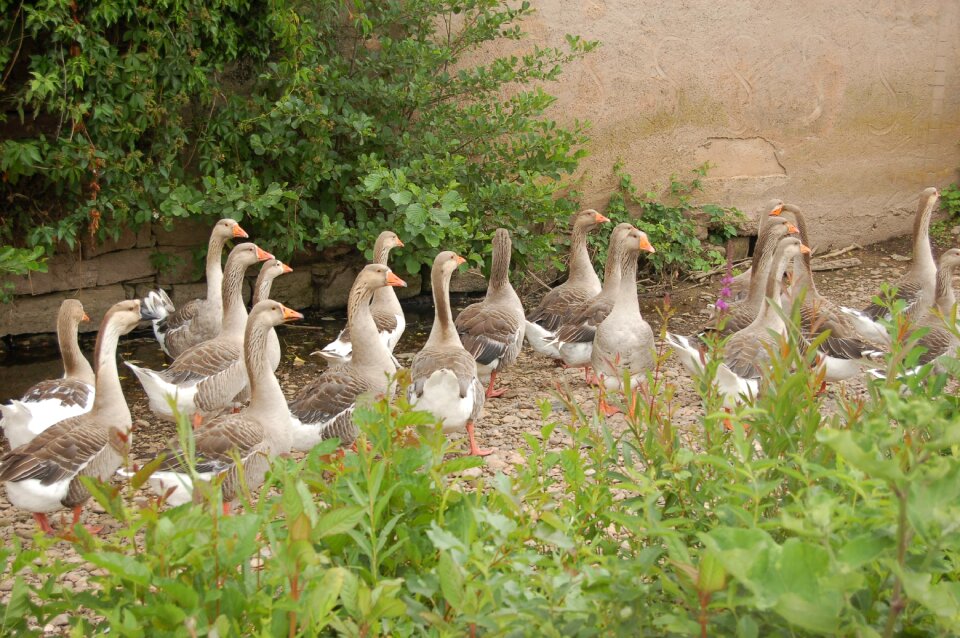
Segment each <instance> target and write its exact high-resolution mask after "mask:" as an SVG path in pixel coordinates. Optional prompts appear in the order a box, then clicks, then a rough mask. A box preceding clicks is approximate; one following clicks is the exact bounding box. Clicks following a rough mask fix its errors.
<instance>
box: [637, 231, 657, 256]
mask: <svg viewBox="0 0 960 638" xmlns="http://www.w3.org/2000/svg"><path fill="white" fill-rule="evenodd" d="M640 250H645V251H647V252H648V253H655V252H657V251H656V250H655V249H654V247H653V244H651V243H650V240H649V239H647V236H646V235H644V236H643V237H641V238H640Z"/></svg>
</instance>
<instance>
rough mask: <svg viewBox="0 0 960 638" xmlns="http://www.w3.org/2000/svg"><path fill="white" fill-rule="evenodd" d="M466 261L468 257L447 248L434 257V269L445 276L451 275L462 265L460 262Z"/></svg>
mask: <svg viewBox="0 0 960 638" xmlns="http://www.w3.org/2000/svg"><path fill="white" fill-rule="evenodd" d="M466 262H467V260H466V259H464V258H463V257H461V256H460V255H458V254H457V253H455V252H453V251H452V250H445V251H443V252H441V253H440V254H439V255H437V256H436V257H435V258H434V260H433V271H434V272H439V273H440V274H441V275H443V276H444V277H450V275H452V274H453V271H454V270H456V269H457V268H459V267H460V264H464V263H466Z"/></svg>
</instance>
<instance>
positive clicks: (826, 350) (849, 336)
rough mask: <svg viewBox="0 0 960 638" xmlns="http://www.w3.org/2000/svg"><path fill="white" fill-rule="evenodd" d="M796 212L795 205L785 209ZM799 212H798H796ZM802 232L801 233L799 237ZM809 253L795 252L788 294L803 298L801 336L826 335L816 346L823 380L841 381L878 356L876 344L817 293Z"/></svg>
mask: <svg viewBox="0 0 960 638" xmlns="http://www.w3.org/2000/svg"><path fill="white" fill-rule="evenodd" d="M788 208H789V209H791V210H792V211H796V212H799V209H798V208H796V207H795V206H791V205H788V206H787V208H785V209H784V210H787V209H788ZM800 214H801V215H802V213H800ZM802 237H803V233H802V232H801V238H802ZM810 257H811V255H810V253H803V252H801V254H799V255H798V256H796V257H795V258H794V262H793V283H792V285H791V291H790V296H791V298H793V299H800V298H802V299H803V303H802V305H801V306H800V329H801V334H802V336H803V338H804V339H805V340H807V341H813V340H814V339H816V338H817V337H819V336H820V335H821V334H823V333H824V332H827V331H829V334H828V336H827V337H826V338H825V339H824V340H823V341H822V342H821V343H820V345H819V346H818V350H819V352H818V356H817V360H818V366H819V367H822V368H823V369H824V370H825V376H824V380H825V381H831V382H832V381H843V380H846V379H849V378H851V377H853V376H855V375H856V374H858V373H859V372H860V371H861V370H862V369H863V366H864V365H865V364H867V363H870V362H872V361H875V360H876V358H877V357H879V356H882V354H883V353H882V352H881V351H880V349H879V347H878V345H876V344H874V343H871V341H870V337H869V336H867V335H864V334H862V333H860V332H859V331H858V330H857V326H856V324H855V323H854V321H853V319H852V318H851V317H850V316H849V315H847V314H845V313H843V312H840V309H839V307H838V306H837V305H835V304H834V303H833V302H831V301H830V300H829V299H827V298H826V297H824V296H823V295H821V294H820V292H819V291H818V290H817V285H816V282H815V281H814V278H813V270H812V269H811V267H810Z"/></svg>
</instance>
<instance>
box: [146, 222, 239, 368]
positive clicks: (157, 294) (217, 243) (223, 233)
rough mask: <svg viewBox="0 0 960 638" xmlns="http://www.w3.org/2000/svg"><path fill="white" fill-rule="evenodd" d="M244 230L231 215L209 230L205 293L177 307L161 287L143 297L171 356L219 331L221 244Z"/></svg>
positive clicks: (154, 329)
mask: <svg viewBox="0 0 960 638" xmlns="http://www.w3.org/2000/svg"><path fill="white" fill-rule="evenodd" d="M246 237H248V235H247V233H246V231H244V230H243V229H242V228H240V225H239V224H238V223H237V222H236V221H235V220H233V219H221V220H220V221H218V222H217V223H216V224H214V226H213V230H212V231H211V232H210V241H209V242H208V243H207V264H206V276H207V296H206V298H204V299H194V300H193V301H190V302H187V303H186V304H184V305H183V306H182V307H181V308H179V309H174V306H173V302H172V301H171V300H170V297H168V296H167V293H166V292H164V291H163V290H162V289H159V290H155V291H153V292H151V293H150V294H148V295H147V296H146V298H145V299H144V300H143V304H144V305H145V306H146V307H147V310H148V311H149V312H150V313H151V314H152V315H153V316H155V317H158V318H157V319H155V320H154V321H153V333H154V335H155V336H156V337H157V341H158V342H159V343H160V347H161V348H162V349H163V351H164V352H165V353H167V354H168V355H169V356H170V357H172V358H174V359H175V358H177V357H178V356H180V354H181V353H182V352H184V351H185V350H186V349H187V348H190V347H191V346H195V345H197V344H198V343H202V342H204V341H206V340H207V339H213V338H214V337H216V336H217V334H218V333H219V332H220V321H221V318H222V314H223V298H222V296H221V291H220V289H221V286H222V284H223V267H222V266H221V263H220V260H221V258H222V257H223V245H224V244H225V243H226V242H227V240H229V239H231V238H246Z"/></svg>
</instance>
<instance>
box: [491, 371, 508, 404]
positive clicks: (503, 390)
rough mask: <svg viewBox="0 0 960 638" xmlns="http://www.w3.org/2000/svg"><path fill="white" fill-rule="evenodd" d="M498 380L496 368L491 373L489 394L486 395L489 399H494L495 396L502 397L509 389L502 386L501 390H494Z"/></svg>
mask: <svg viewBox="0 0 960 638" xmlns="http://www.w3.org/2000/svg"><path fill="white" fill-rule="evenodd" d="M496 381H497V371H496V370H494V371H493V372H491V373H490V383H489V384H488V385H487V395H486V396H487V398H488V399H493V398H496V397H502V396H503V395H504V394H506V393H507V389H506V388H500V389H499V390H494V389H493V384H494V383H496Z"/></svg>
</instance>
